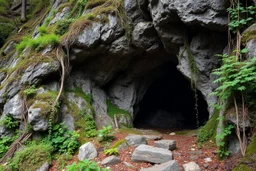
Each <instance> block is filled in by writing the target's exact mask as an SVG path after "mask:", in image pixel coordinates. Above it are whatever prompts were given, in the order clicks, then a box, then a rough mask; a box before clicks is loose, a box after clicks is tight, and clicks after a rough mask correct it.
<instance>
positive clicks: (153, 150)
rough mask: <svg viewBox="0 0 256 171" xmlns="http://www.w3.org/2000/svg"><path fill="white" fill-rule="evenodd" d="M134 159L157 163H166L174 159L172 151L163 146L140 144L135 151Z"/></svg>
mask: <svg viewBox="0 0 256 171" xmlns="http://www.w3.org/2000/svg"><path fill="white" fill-rule="evenodd" d="M132 160H133V161H138V162H139V161H143V162H149V163H157V164H159V163H165V162H168V161H170V160H172V152H171V151H169V150H166V149H162V148H157V147H152V146H148V145H140V146H138V147H137V148H136V149H135V151H134V152H133V154H132Z"/></svg>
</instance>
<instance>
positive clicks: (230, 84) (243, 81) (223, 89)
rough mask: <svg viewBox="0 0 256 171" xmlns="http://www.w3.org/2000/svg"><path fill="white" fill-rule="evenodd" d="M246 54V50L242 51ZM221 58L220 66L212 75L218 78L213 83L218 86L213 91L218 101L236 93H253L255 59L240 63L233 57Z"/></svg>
mask: <svg viewBox="0 0 256 171" xmlns="http://www.w3.org/2000/svg"><path fill="white" fill-rule="evenodd" d="M242 52H246V50H242ZM218 56H220V57H222V66H221V67H220V68H218V69H215V70H214V72H213V74H215V75H217V76H219V78H217V79H216V80H215V81H214V83H219V84H220V86H219V87H218V88H217V89H216V90H215V92H214V93H212V94H213V95H216V96H218V97H219V98H220V100H226V99H228V98H229V97H231V96H232V95H234V94H235V93H237V92H240V93H241V92H254V91H255V83H256V57H254V58H251V59H248V60H247V61H242V62H240V61H239V60H238V58H237V57H236V56H235V55H231V56H229V55H227V54H224V55H218Z"/></svg>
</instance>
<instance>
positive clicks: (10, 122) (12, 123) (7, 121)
mask: <svg viewBox="0 0 256 171" xmlns="http://www.w3.org/2000/svg"><path fill="white" fill-rule="evenodd" d="M0 125H2V126H5V127H6V128H8V129H16V128H18V126H19V122H18V121H16V120H15V119H14V118H13V117H12V115H10V114H7V115H6V116H5V117H4V118H3V119H2V120H1V121H0Z"/></svg>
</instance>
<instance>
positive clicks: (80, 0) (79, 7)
mask: <svg viewBox="0 0 256 171" xmlns="http://www.w3.org/2000/svg"><path fill="white" fill-rule="evenodd" d="M86 3H87V0H77V1H76V4H75V5H74V7H73V8H72V11H71V13H70V17H72V18H78V17H80V16H81V15H82V13H83V10H84V7H85V5H86Z"/></svg>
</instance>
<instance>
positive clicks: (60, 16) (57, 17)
mask: <svg viewBox="0 0 256 171" xmlns="http://www.w3.org/2000/svg"><path fill="white" fill-rule="evenodd" d="M69 12H70V7H65V8H63V9H62V11H61V12H58V13H57V14H56V15H55V17H54V18H53V19H52V20H51V22H50V25H52V24H55V23H56V22H57V21H59V20H61V19H64V17H66V16H67V15H68V14H69Z"/></svg>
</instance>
